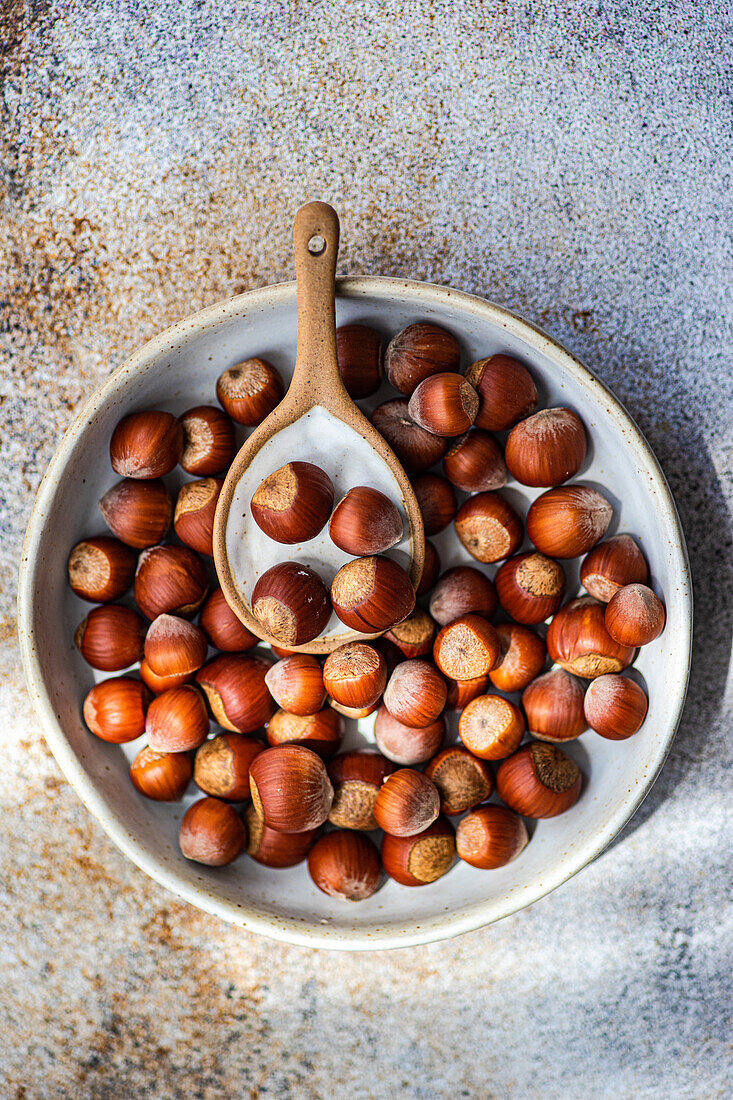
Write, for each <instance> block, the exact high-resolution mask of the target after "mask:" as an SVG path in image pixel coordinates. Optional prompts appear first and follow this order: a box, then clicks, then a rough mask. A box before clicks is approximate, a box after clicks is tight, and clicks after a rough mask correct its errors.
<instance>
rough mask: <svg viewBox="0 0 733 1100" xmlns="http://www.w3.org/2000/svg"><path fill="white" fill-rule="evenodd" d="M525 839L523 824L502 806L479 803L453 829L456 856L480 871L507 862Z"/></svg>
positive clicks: (524, 843) (517, 851)
mask: <svg viewBox="0 0 733 1100" xmlns="http://www.w3.org/2000/svg"><path fill="white" fill-rule="evenodd" d="M528 843H529V834H528V833H527V826H526V825H525V824H524V822H523V821H522V819H521V817H519V816H518V814H515V813H513V812H512V810H508V809H507V808H506V806H479V807H478V809H476V810H473V811H472V813H470V814H466V816H465V817H464V818H463V820H462V821H459V823H458V828H457V830H456V851H457V852H458V857H459V859H462V860H463V862H464V863H470V865H471V866H472V867H478V868H480V870H482V871H490V870H494V869H495V868H497V867H504V866H506V864H507V863H511V861H512V860H513V859H516V858H517V856H518V855H519V854H520V852H522V851H523V850H524V849H525V848H526V846H527V844H528Z"/></svg>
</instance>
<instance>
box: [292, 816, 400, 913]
mask: <svg viewBox="0 0 733 1100" xmlns="http://www.w3.org/2000/svg"><path fill="white" fill-rule="evenodd" d="M308 874H309V875H310V877H311V879H312V880H313V882H314V883H315V885H316V886H317V887H318V889H319V890H322V891H323V893H324V894H328V895H329V897H332V898H339V899H340V900H341V901H364V900H365V899H366V898H370V897H371V896H372V894H374V893H375V891H376V890H377V888H378V886H379V880H380V878H381V876H382V864H381V862H380V859H379V853H378V852H377V849H376V848H375V847H374V844H373V843H372V841H371V840H370V839H369V837H368V836H361V835H360V834H359V833H352V832H351V831H350V830H348V829H337V830H336V831H335V832H333V833H326V835H325V836H322V837H321V838H320V839H319V840H317V841H316V843H315V844H314V845H313V847H312V848H311V850H310V852H309V854H308Z"/></svg>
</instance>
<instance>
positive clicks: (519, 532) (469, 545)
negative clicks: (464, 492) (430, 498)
mask: <svg viewBox="0 0 733 1100" xmlns="http://www.w3.org/2000/svg"><path fill="white" fill-rule="evenodd" d="M454 527H455V529H456V534H457V535H458V538H459V539H460V540H461V542H462V543H463V545H464V547H465V548H466V550H468V552H469V554H470V555H471V557H472V558H476V560H477V561H482V562H493V561H500V560H501V559H502V558H508V557H510V556H511V555H512V554H515V553H516V552H517V550H518V549H519V547H520V546H521V544H522V538H523V536H524V529H523V527H522V521H521V519H520V517H519V515H518V514H517V512H515V510H514V509H513V508H512V506H511V504H509V502H508V501H506V500H504V498H503V497H501V496H499V494H498V493H477V494H476V496H473V497H469V498H468V500H467V501H465V503H464V504H462V505H461V507H460V508H459V509H458V514H457V515H456V518H455V522H454Z"/></svg>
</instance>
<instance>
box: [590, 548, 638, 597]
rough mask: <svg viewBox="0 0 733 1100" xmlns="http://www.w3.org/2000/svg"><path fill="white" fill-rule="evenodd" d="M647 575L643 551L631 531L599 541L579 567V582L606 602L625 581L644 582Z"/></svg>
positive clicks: (630, 582)
mask: <svg viewBox="0 0 733 1100" xmlns="http://www.w3.org/2000/svg"><path fill="white" fill-rule="evenodd" d="M648 578H649V571H648V569H647V564H646V561H645V560H644V555H643V554H642V552H641V550H640V549H639V547H638V546H637V545H636V543H635V542H634V540H633V539H632V538H631V536H630V535H616V536H615V537H614V538H612V539H606V541H605V542H599V543H598V545H597V546H594V547H593V549H592V550H591V552H590V554H588V556H587V557H586V558H584V559H583V564H582V565H581V567H580V583H581V584H582V585H583V587H584V588H585V590H586V592H587V593H588V595H589V596H593V597H594V598H595V599H596V600H600V601H601V603H608V601H609V600H610V599H611V597H612V596H615V595H616V593H617V592H618V590H619V588H623V586H624V585H625V584H646V582H647V580H648Z"/></svg>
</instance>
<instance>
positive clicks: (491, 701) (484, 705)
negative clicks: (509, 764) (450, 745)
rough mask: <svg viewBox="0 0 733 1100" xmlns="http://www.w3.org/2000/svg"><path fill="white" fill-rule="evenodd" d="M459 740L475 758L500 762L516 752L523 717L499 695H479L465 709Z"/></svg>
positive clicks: (507, 700)
mask: <svg viewBox="0 0 733 1100" xmlns="http://www.w3.org/2000/svg"><path fill="white" fill-rule="evenodd" d="M458 736H459V737H460V739H461V741H462V742H463V744H464V745H465V746H466V748H467V749H468V751H469V752H471V753H473V755H474V756H479V757H481V759H482V760H501V759H502V758H503V757H505V756H509V755H510V753H513V752H514V751H515V749H517V748H519V745H520V744H521V741H522V738H523V737H524V717H523V716H522V712H521V710H520V709H519V707H517V706H515V705H514V703H512V702H510V700H509V699H504V698H503V697H502V696H501V695H479V696H478V697H477V698H476V699H473V700H472V701H471V702H470V703H469V704H468V705H467V706H466V707H464V709H463V711H462V713H461V717H460V718H459V720H458Z"/></svg>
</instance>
